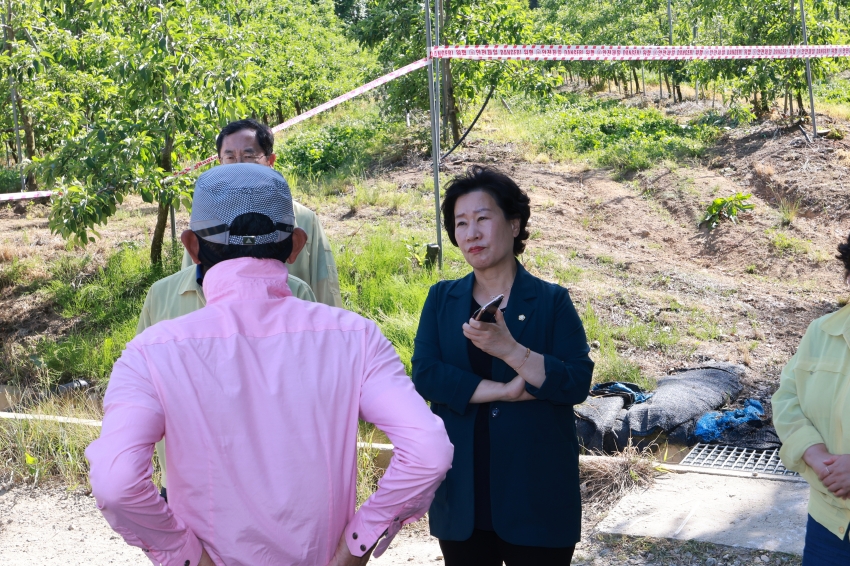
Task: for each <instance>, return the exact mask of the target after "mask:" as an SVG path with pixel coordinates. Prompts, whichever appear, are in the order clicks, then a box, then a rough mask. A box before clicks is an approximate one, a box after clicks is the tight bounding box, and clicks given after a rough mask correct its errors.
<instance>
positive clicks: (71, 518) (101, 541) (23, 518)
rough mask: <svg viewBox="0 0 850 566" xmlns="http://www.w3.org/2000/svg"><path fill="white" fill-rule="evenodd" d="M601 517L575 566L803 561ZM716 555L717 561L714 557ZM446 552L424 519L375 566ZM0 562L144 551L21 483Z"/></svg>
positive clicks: (109, 560) (79, 508)
mask: <svg viewBox="0 0 850 566" xmlns="http://www.w3.org/2000/svg"><path fill="white" fill-rule="evenodd" d="M601 517H602V516H601V515H599V514H595V515H590V516H586V517H585V521H584V524H583V535H582V542H581V543H579V545H578V547H577V548H576V553H575V557H574V559H573V564H575V565H577V566H584V565H586V566H590V565H593V566H615V565H616V566H620V565H625V564H639V565H655V566H684V565H688V566H690V565H691V564H699V565H701V566H702V565H709V566H719V565H723V566H743V565H759V566H765V565H767V564H770V565H777V566H782V565H784V564H788V565H789V566H799V564H800V560H799V558H798V557H793V556H790V555H787V554H781V553H771V552H756V551H752V550H747V549H740V548H731V547H725V546H720V545H712V544H708V543H698V542H693V541H688V542H681V541H668V540H659V539H647V538H628V537H606V536H602V535H596V533H595V532H594V526H595V524H596V522H598V520H599V519H601ZM711 560H714V562H711ZM441 562H442V553H441V552H440V547H439V544H438V543H437V541H436V539H434V538H432V537H430V536H429V535H428V528H427V522H426V520H423V521H421V522H419V523H414V524H412V525H408V526H407V527H405V528H404V529H403V530H402V532H401V533H399V534H398V536H397V537H396V539H395V541H394V542H393V544H392V546H391V547H390V549H389V550H388V551H387V552H386V553H385V554H384V555H383V556H381V557H380V558H377V559H373V560H372V561H370V564H375V565H376V566H380V565H385V566H402V565H413V566H416V565H424V564H439V563H441ZM0 563H2V564H4V565H8V566H24V565H29V564H43V565H45V566H51V565H55V566H60V565H61V566H66V565H82V564H98V565H100V564H115V565H126V566H130V565H133V566H135V565H139V566H141V565H143V564H149V563H150V562H149V561H148V560H147V559H146V558H145V557H144V556H143V554H142V552H141V550H139V549H137V548H134V547H131V546H128V545H127V544H126V543H125V542H124V541H123V540H122V539H121V537H119V536H118V535H117V534H116V533H114V532H113V531H112V530H111V529H110V528H109V525H108V524H107V523H106V521H105V520H104V519H103V517H102V515H101V514H100V512H99V511H98V510H97V508H96V507H95V503H94V499H93V498H92V497H90V496H88V495H85V494H83V493H80V492H69V491H66V490H61V489H50V488H38V489H32V488H29V487H16V488H13V489H11V490H10V491H3V490H0Z"/></svg>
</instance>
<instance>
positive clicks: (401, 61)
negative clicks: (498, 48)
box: [357, 0, 558, 142]
mask: <svg viewBox="0 0 850 566" xmlns="http://www.w3.org/2000/svg"><path fill="white" fill-rule="evenodd" d="M437 1H441V2H442V3H443V14H444V22H443V31H442V32H441V38H440V39H441V42H442V43H443V44H444V45H449V44H473V43H480V44H494V43H506V44H517V43H534V42H535V40H536V39H537V38H538V37H539V35H538V34H537V32H538V30H539V28H538V27H536V26H535V22H534V19H533V17H532V14H531V11H530V9H529V8H528V4H527V2H525V1H520V0H437ZM357 34H358V38H359V39H360V41H361V42H362V43H363V44H364V45H366V46H369V47H372V48H374V49H376V51H377V54H378V60H379V61H380V62H381V63H383V64H384V66H385V69H387V70H388V69H390V68H398V67H401V66H403V65H406V64H408V63H411V62H413V61H415V60H417V59H421V58H422V57H424V56H425V49H426V47H425V43H426V42H425V14H424V12H423V7H422V4H420V3H419V2H417V1H415V0H371V2H370V3H369V5H368V9H367V15H366V17H365V18H364V19H363V20H361V21H360V22H359V23H358V24H357ZM441 66H442V68H443V69H444V71H445V74H444V81H445V85H446V89H445V90H446V92H447V96H446V97H445V98H446V100H445V102H446V110H447V114H448V118H449V124H450V128H451V131H452V137H453V139H454V140H455V142H457V141H458V139H459V138H460V130H461V127H460V118H459V110H460V109H461V107H463V106H466V105H467V104H469V103H470V102H471V101H472V100H474V99H475V98H476V97H478V96H480V95H481V94H482V93H483V92H484V91H485V90H486V89H488V88H489V87H492V86H493V85H499V84H502V85H506V86H507V87H508V88H512V89H519V90H522V91H524V92H528V93H532V92H536V93H548V92H549V91H550V90H551V88H552V87H553V86H554V85H555V84H556V83H557V79H558V77H557V73H555V72H552V71H551V69H547V68H546V67H545V66H536V65H534V64H533V63H529V62H526V61H470V60H456V61H451V60H449V59H443V60H442V65H441ZM427 85H428V83H427V79H426V76H425V74H424V73H411V74H409V75H406V76H404V77H401V78H400V79H397V80H395V81H393V82H392V83H390V84H389V85H388V86H387V93H388V97H387V106H388V109H389V110H391V111H394V112H396V113H405V112H408V111H410V110H414V109H420V110H425V109H427V108H428V106H429V105H428V86H427Z"/></svg>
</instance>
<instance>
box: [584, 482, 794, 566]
mask: <svg viewBox="0 0 850 566" xmlns="http://www.w3.org/2000/svg"><path fill="white" fill-rule="evenodd" d="M763 477H764V476H760V477H759V478H748V477H739V476H738V477H736V476H724V475H708V474H704V473H669V474H664V475H663V476H661V477H659V478H658V480H657V481H656V482H655V485H653V486H652V487H651V488H649V489H647V490H643V491H635V492H632V493H630V494H628V495H626V496H625V497H623V499H621V500H620V502H619V503H618V504H617V505H616V506H615V507H614V509H613V510H612V511H611V512H610V513H609V514H608V516H607V517H605V519H603V520H602V521H601V522H600V523H599V524H598V525H597V531H598V532H601V533H606V534H617V535H629V536H636V537H655V538H670V539H679V540H697V541H702V542H710V543H714V544H723V545H727V546H733V547H742V548H752V549H760V550H770V551H778V552H788V553H793V554H798V555H799V554H802V553H803V542H804V539H805V535H806V516H807V513H806V506H807V505H808V501H809V487H808V484H807V483H805V482H803V481H799V480H770V479H762V478H763Z"/></svg>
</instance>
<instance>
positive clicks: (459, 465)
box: [413, 167, 593, 566]
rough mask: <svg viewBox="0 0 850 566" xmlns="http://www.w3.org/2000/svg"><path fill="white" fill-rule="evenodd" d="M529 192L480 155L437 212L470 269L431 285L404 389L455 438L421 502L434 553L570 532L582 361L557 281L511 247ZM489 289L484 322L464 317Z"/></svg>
mask: <svg viewBox="0 0 850 566" xmlns="http://www.w3.org/2000/svg"><path fill="white" fill-rule="evenodd" d="M529 202H530V201H529V198H528V196H527V195H526V194H525V192H523V191H522V190H521V189H520V188H519V187H518V186H517V185H516V183H515V182H514V181H513V180H511V179H510V178H509V177H507V176H506V175H503V174H501V173H499V172H498V171H495V170H492V169H485V168H481V167H473V168H471V169H470V170H469V171H468V172H467V173H466V174H465V175H463V176H461V177H458V178H456V179H454V180H453V181H452V182H451V183H449V185H448V186H447V188H446V197H445V200H444V202H443V223H444V225H445V228H446V231H447V232H448V235H449V239H450V240H451V242H452V244H454V245H456V246H458V247H460V250H461V252H462V253H463V256H464V258H465V259H466V261H467V262H468V263H469V264H470V265H471V266H472V273H470V274H469V275H467V276H466V277H464V278H463V279H458V280H455V281H442V282H440V283H437V284H436V285H434V286H433V287H431V290H430V292H429V294H428V298H427V300H426V301H425V306H424V307H423V311H422V317H421V319H420V322H419V330H418V332H417V334H416V343H415V349H414V353H413V382H414V385H415V386H416V390H417V391H419V393H420V394H421V395H422V396H423V397H424V398H425V399H427V400H428V401H430V402H431V410H432V411H434V413H435V414H437V415H438V416H439V417H440V418H442V419H443V421H444V422H445V425H446V430H447V431H448V433H449V438H450V439H451V441H452V443H453V444H454V447H455V454H454V462H453V463H452V469H451V470H450V471H449V473H448V475H447V476H446V480H445V481H444V482H443V484H442V485H441V486H440V488H439V489H438V491H437V494H436V497H435V499H434V502H433V504H432V505H431V510H430V524H431V534H432V535H434V536H436V537H437V538H438V539H439V540H440V546H441V548H442V550H443V556H444V558H445V561H446V566H476V565H481V566H491V565H492V566H498V565H501V564H502V562H504V563H505V564H507V566H515V565H526V564H528V565H539V566H544V565H545V566H549V565H561V564H569V563H570V560H571V558H572V553H573V549H574V547H575V544H576V543H577V542H578V540H579V538H580V534H581V496H580V491H579V477H578V452H579V447H578V440H577V438H576V430H575V416H574V414H573V405H575V404H578V403H581V402H582V401H584V400H585V398H586V397H587V395H588V391H589V389H590V381H591V375H592V373H593V362H592V361H591V359H590V357H589V356H588V353H589V351H590V349H589V347H588V345H587V339H586V337H585V333H584V327H583V326H582V323H581V319H580V318H579V317H578V314H577V313H576V310H575V308H574V307H573V304H572V301H571V300H570V296H569V293H568V292H567V290H566V289H564V288H563V287H560V286H558V285H555V284H552V283H547V282H545V281H543V280H541V279H538V278H537V277H534V276H533V275H531V274H530V273H528V272H527V271H526V270H525V269H524V268H523V267H522V265H520V263H519V262H518V261H517V260H516V256H517V255H519V254H520V253H522V252H523V251H524V249H525V242H524V240H526V239H527V238H528V230H527V229H526V225H527V223H528V218H529V216H530V214H531V213H530V207H529ZM499 295H504V300H503V301H502V303H501V309H500V310H499V311H498V312H497V313H496V317H495V318H496V322H480V321H476V320H473V319H472V318H471V314H472V313H473V311H474V310H475V309H476V308H477V307H478V306H479V305H483V304H485V303H487V302H489V301H491V300H492V299H494V298H496V297H498V296H499Z"/></svg>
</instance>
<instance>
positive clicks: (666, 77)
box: [664, 73, 676, 102]
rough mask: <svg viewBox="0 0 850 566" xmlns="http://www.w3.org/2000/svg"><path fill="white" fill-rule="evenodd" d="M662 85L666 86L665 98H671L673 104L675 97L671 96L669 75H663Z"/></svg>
mask: <svg viewBox="0 0 850 566" xmlns="http://www.w3.org/2000/svg"><path fill="white" fill-rule="evenodd" d="M664 84H666V85H667V98H671V97H672V98H673V102H676V95H674V94H673V90H672V89H671V88H670V75H668V74H667V73H664Z"/></svg>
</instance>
